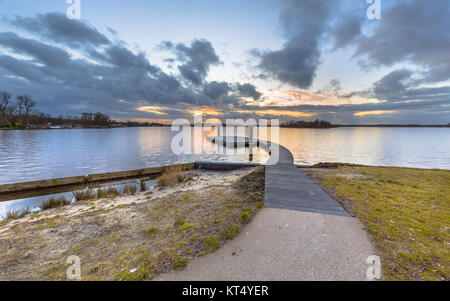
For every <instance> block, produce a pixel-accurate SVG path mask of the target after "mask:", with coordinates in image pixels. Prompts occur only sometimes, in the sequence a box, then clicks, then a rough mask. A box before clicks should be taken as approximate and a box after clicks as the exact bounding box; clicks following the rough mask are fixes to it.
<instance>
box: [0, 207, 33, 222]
mask: <svg viewBox="0 0 450 301" xmlns="http://www.w3.org/2000/svg"><path fill="white" fill-rule="evenodd" d="M30 213H31V210H30V208H28V207H27V208H23V209H15V210H11V211H8V212H6V214H5V215H4V216H3V218H4V219H5V220H15V219H20V218H22V217H24V216H26V215H28V214H30Z"/></svg>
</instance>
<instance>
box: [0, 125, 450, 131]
mask: <svg viewBox="0 0 450 301" xmlns="http://www.w3.org/2000/svg"><path fill="white" fill-rule="evenodd" d="M191 126H193V125H191ZM224 126H226V125H224ZM167 127H170V125H158V126H144V125H143V126H121V127H81V128H0V131H44V130H99V129H123V128H167ZM267 127H270V124H269V125H267ZM280 128H285V129H324V130H326V129H333V128H450V124H424V125H420V124H343V125H337V124H335V125H330V126H328V127H308V126H304V127H295V126H283V125H280Z"/></svg>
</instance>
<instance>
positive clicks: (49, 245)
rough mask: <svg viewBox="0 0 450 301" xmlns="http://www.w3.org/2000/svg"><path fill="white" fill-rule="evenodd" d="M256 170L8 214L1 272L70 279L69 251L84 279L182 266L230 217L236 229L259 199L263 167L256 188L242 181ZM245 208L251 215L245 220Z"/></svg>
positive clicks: (211, 242) (0, 235)
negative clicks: (14, 217) (24, 213)
mask: <svg viewBox="0 0 450 301" xmlns="http://www.w3.org/2000/svg"><path fill="white" fill-rule="evenodd" d="M253 171H255V168H249V169H242V170H236V171H227V172H199V173H198V175H197V176H196V177H194V178H193V179H192V180H190V181H189V182H186V183H180V184H178V185H176V186H175V187H172V188H159V189H157V188H155V189H152V190H149V191H146V192H143V193H138V194H136V195H126V196H118V197H116V198H112V199H94V200H90V201H82V202H77V203H74V204H72V205H68V206H64V207H60V208H55V209H50V210H45V211H42V212H38V213H34V214H30V215H28V216H26V217H24V218H21V219H19V220H13V221H9V222H8V223H7V224H6V225H5V224H4V225H2V226H0V280H67V278H66V269H67V263H66V259H67V257H68V256H71V255H76V256H79V257H80V258H81V263H82V280H113V279H116V278H117V275H119V274H120V279H123V280H148V279H151V278H153V277H154V275H155V274H158V273H159V272H161V271H167V270H170V269H172V268H175V267H182V266H184V265H185V263H186V262H188V261H189V260H192V259H194V258H196V257H197V256H201V255H203V254H207V253H209V252H212V251H214V250H215V249H216V248H218V247H220V245H222V244H223V243H225V241H226V240H227V239H229V238H223V237H222V236H223V235H222V233H223V232H224V229H226V227H227V226H229V225H230V224H231V225H233V226H235V228H233V229H237V232H236V233H234V235H233V237H234V236H235V235H236V234H237V233H239V229H240V228H241V225H242V224H245V223H247V222H249V221H250V220H251V218H252V216H253V215H254V214H256V212H257V211H258V208H260V207H262V202H261V204H260V205H258V204H257V201H254V200H262V197H263V193H262V192H261V191H262V190H263V189H261V188H262V187H263V185H264V179H263V175H264V173H263V172H262V173H260V174H262V176H261V177H262V184H260V186H259V187H258V188H257V189H256V187H255V189H256V190H258V191H255V192H253V191H250V192H247V191H245V188H246V187H248V186H249V185H241V186H240V182H239V181H242V179H246V178H248V177H247V176H251V174H253V173H252V172H253ZM250 179H252V178H250ZM259 182H261V181H259ZM250 186H251V185H250ZM252 193H255V194H254V195H252ZM244 211H245V212H249V214H250V217H249V220H246V221H245V222H243V223H242V222H240V216H241V215H242V214H243V212H244ZM180 220H181V222H180ZM221 235H222V236H221Z"/></svg>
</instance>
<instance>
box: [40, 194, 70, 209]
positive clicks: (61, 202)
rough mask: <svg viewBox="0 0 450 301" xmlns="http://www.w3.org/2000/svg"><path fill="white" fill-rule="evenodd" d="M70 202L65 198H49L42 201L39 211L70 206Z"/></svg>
mask: <svg viewBox="0 0 450 301" xmlns="http://www.w3.org/2000/svg"><path fill="white" fill-rule="evenodd" d="M70 203H71V202H70V201H69V200H68V199H67V198H66V197H65V196H60V197H57V198H55V197H51V198H49V199H48V200H46V201H44V202H43V203H42V204H41V206H40V208H41V210H47V209H52V208H58V207H62V206H66V205H70Z"/></svg>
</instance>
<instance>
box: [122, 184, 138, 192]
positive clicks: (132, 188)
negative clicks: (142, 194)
mask: <svg viewBox="0 0 450 301" xmlns="http://www.w3.org/2000/svg"><path fill="white" fill-rule="evenodd" d="M136 192H137V187H136V185H135V184H129V183H127V184H125V185H124V186H123V189H122V193H123V194H126V195H135V194H136Z"/></svg>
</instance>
